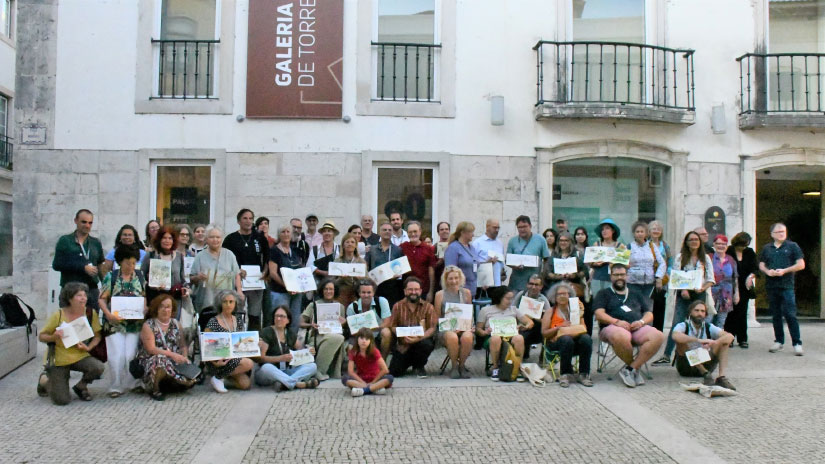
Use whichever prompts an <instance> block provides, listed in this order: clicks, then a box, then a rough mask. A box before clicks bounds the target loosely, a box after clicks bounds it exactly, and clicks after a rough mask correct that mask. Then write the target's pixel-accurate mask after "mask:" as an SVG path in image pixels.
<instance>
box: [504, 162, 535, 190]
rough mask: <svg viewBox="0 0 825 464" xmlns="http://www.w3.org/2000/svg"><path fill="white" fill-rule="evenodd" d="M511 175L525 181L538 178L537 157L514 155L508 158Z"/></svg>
mask: <svg viewBox="0 0 825 464" xmlns="http://www.w3.org/2000/svg"><path fill="white" fill-rule="evenodd" d="M506 160H507V165H508V172H509V174H510V177H512V178H517V179H521V180H523V181H532V182H533V183H534V185H535V180H536V159H535V158H529V157H526V156H514V157H509V158H506Z"/></svg>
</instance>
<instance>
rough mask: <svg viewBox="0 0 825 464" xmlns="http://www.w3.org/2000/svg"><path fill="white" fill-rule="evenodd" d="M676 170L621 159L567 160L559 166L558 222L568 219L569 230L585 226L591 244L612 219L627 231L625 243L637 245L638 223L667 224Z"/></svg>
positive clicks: (555, 170) (555, 171) (555, 202)
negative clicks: (599, 228) (635, 230)
mask: <svg viewBox="0 0 825 464" xmlns="http://www.w3.org/2000/svg"><path fill="white" fill-rule="evenodd" d="M669 197H670V168H669V167H667V166H664V165H661V164H657V163H651V162H646V161H639V160H634V159H627V158H619V159H608V158H588V159H581V160H574V161H563V162H560V163H556V164H555V165H554V166H553V223H554V224H555V222H556V220H557V219H560V218H563V219H566V220H567V224H568V227H569V229H570V230H571V231H572V230H574V229H575V228H576V227H579V226H584V227H586V228H587V232H588V234H589V235H590V240H591V242H592V241H594V240H596V238H597V237H596V235H595V233H594V229H595V227H596V226H597V225H598V224H599V222H600V221H601V220H602V219H604V218H607V217H609V218H612V219H613V220H614V221H616V223H617V224H618V225H619V227H620V228H621V231H622V235H621V237H620V241H622V242H629V241H631V240H633V234H632V233H631V231H630V226H631V225H632V224H633V222H634V221H637V220H641V221H645V222H650V221H652V220H654V219H657V220H659V221H661V222H662V223H664V224H667V215H668V198H669Z"/></svg>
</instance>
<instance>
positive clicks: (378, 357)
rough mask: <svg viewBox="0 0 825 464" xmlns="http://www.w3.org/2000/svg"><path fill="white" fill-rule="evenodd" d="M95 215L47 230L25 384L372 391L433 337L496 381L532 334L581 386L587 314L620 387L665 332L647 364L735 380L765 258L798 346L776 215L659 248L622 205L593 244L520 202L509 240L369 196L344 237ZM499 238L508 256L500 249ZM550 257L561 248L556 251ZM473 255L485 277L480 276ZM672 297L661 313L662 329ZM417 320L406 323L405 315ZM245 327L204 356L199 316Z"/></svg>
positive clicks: (421, 370)
mask: <svg viewBox="0 0 825 464" xmlns="http://www.w3.org/2000/svg"><path fill="white" fill-rule="evenodd" d="M93 221H94V215H93V214H92V212H91V211H89V210H86V209H82V210H80V211H78V212H77V214H76V215H75V219H74V222H75V230H74V231H72V232H71V233H69V234H67V235H64V236H62V237H60V239H59V240H58V242H57V246H56V249H55V256H54V261H53V268H54V269H55V270H56V271H59V272H60V273H61V279H60V283H61V287H62V288H61V292H60V308H59V309H58V310H57V311H56V312H54V313H52V314H51V315H50V317H49V318H48V320H47V321H46V325H45V327H44V328H43V329H42V330H41V332H40V335H39V338H40V340H41V341H42V342H44V343H48V344H49V346H50V349H49V354H48V356H47V361H46V367H45V369H44V371H43V372H42V373H41V375H40V377H39V379H38V388H37V389H38V393H39V394H41V395H42V396H50V398H51V400H52V401H53V402H54V403H55V404H66V403H68V402H69V401H70V400H71V396H70V394H69V371H80V372H82V373H83V376H82V378H81V380H80V381H79V382H78V383H76V384H75V385H74V386H73V387H72V388H71V389H72V390H73V391H74V392H75V394H76V395H77V396H78V397H79V398H80V399H82V400H84V401H89V400H91V399H92V397H91V394H90V393H89V391H88V385H89V384H90V383H91V382H93V381H95V380H97V379H99V378H101V376H102V375H104V371H105V375H106V380H107V381H108V384H109V387H108V394H109V396H111V397H113V398H114V397H118V396H121V395H123V394H124V393H126V392H128V391H140V390H142V391H145V392H146V393H148V395H149V396H150V397H151V398H152V399H155V400H159V401H160V400H163V399H164V398H165V395H166V394H167V393H170V392H178V391H183V390H186V389H188V388H191V387H192V386H193V385H194V384H195V383H197V382H199V381H203V380H206V379H208V384H209V385H210V386H211V387H212V388H213V389H214V390H215V391H216V392H219V393H225V392H226V391H227V389H228V388H232V389H239V390H245V389H248V388H250V387H251V385H253V384H256V385H258V386H274V388H275V390H276V391H281V390H293V389H307V388H309V389H311V388H315V387H317V386H318V384H319V382H322V381H325V380H327V379H329V378H336V379H341V382H342V383H343V385H344V386H346V387H347V389H348V390H349V391H350V393H351V395H352V396H362V395H369V394H379V395H380V394H384V393H386V391H387V389H389V388H390V387H391V386H392V384H393V380H394V379H395V378H398V377H401V376H404V375H406V374H407V373H408V372H409V371H410V370H412V372H413V373H414V374H415V375H416V376H418V377H419V378H425V377H427V376H428V375H429V374H428V372H427V371H426V369H425V366H426V365H427V363H428V360H429V357H430V355H431V353H432V352H433V351H434V350H435V348H436V347H437V346H439V345H440V346H443V347H445V348H446V352H447V359H445V360H444V363H443V368H442V370H443V371H447V372H446V375H448V376H450V377H452V378H454V379H466V378H469V377H471V373H470V371H469V369H468V368H467V364H466V362H467V359H468V357H469V356H471V353H472V351H473V349H474V348H477V349H478V348H483V349H485V350H487V352H488V354H487V357H486V358H487V359H488V362H487V363H485V364H486V365H485V370H486V371H487V375H489V376H490V377H491V378H492V379H493V380H498V379H499V377H500V372H501V369H502V367H503V366H501V365H499V364H500V362H503V361H501V360H502V359H505V357H511V356H515V357H516V358H517V359H518V360H519V361H521V360H524V359H528V358H529V357H530V350H531V347H532V348H533V349H534V350H536V351H538V358H539V359H542V360H544V359H546V358H547V357H548V356H551V355H552V356H556V359H557V360H558V362H559V371H560V376H559V385H560V386H561V387H568V386H569V385H570V384H571V383H572V382H578V383H580V384H582V385H584V386H586V387H589V386H592V385H593V379H592V377H591V375H590V369H591V367H590V364H591V355H592V351H593V339H592V337H593V329H594V322H595V323H597V324H598V339H599V343H598V348H599V350H600V354H605V353H604V352H605V351H606V350H608V349H610V350H612V351H613V353H614V354H615V356H616V357H617V358H618V359H620V360H621V362H622V363H624V365H623V366H622V367H621V369H620V370H619V372H618V374H619V377H620V378H621V380H622V381H623V382H624V383H625V384H626V385H627V386H628V387H636V386H639V385H642V384H644V382H645V381H644V376H643V375H642V374H641V371H642V369H643V368H644V366H645V365H646V364H647V363H648V362H649V361H650V360H651V359H653V357H654V356H656V354H657V353H658V352H659V350H660V348H661V346H662V345H663V344H664V345H665V349H664V354H663V355H662V356H661V357H660V358H658V359H657V360H656V361H655V362H654V363H653V365H666V364H670V363H671V362H673V363H674V364H675V365H676V369H677V371H678V372H679V373H680V374H681V375H684V376H697V377H703V382H704V383H705V384H708V385H711V384H715V385H719V386H723V387H725V388H734V387H733V385H732V384H731V382H730V380H728V379H727V377H726V376H725V371H726V369H727V363H728V351H729V348H730V347H733V346H734V342H736V341H738V343H739V346H740V347H741V348H748V335H747V306H748V300H749V299H753V298H754V292H753V288H754V284H755V280H756V278H757V277H758V276H759V275H764V276H765V278H766V284H765V287H766V290H767V292H768V300H769V303H770V309H771V311H772V312H773V322H774V330H775V343H774V345H773V346H772V347H771V349H770V351H771V352H778V351H781V350H782V349H783V346H784V330H783V324H782V321H783V319H785V320H786V321H787V325H788V328H789V332H790V335H791V341H792V344H793V349H794V354H796V355H800V356H801V355H802V354H803V350H802V340H801V336H800V333H799V325H798V322H797V319H796V306H795V298H794V292H793V283H794V277H793V275H794V273H795V272H797V271H799V270H801V269H803V268H804V265H805V264H804V260H803V258H802V252H801V250H800V249H799V246H798V245H796V244H795V243H794V242H791V241H790V240H787V229H786V227H785V226H784V225H783V224H775V225H773V226H772V227H771V236H772V238H773V241H772V242H771V243H769V244H767V245H766V246H765V247H764V248H763V249H762V250H761V253H760V254H759V255H758V257H757V255H756V253H755V252H754V250H753V249H751V248H750V247H749V245H750V241H751V238H750V236H749V235H748V234H747V233H744V232H741V233H739V234H736V235H735V236H734V237H733V238H732V239H731V240H730V243H729V241H728V238H727V237H726V236H724V235H716V236H715V237H714V238H713V241H712V243H711V244H708V243H706V242H707V238H708V234H707V231H706V230H705V229H704V228H697V229H695V230H692V231H690V232H688V233H687V234H686V235H685V236H684V239H683V240H682V243H681V246H680V247H679V250H678V251H679V252H678V253H677V254H676V255H675V256H673V254H672V252H671V247H670V246H669V245H668V244H667V243H665V241H664V239H663V235H664V227H663V224H662V223H661V222H659V221H652V222H651V223H650V224H647V223H645V222H642V221H637V222H635V223H633V225H632V226H631V228H630V229H631V233H632V240H630V241H628V243H623V242H622V241H621V230H620V228H619V226H618V224H617V223H616V222H615V221H613V220H611V219H609V218H605V219H604V220H602V221H601V222H600V223H599V224H598V226H597V227H596V228H595V229H594V230H592V232H593V233H594V234H595V236H596V237H597V240H595V241H593V242H592V243H591V242H590V239H589V231H588V230H587V229H586V228H585V227H577V228H575V229H574V231H573V233H572V234H571V232H570V231H569V230H568V225H567V221H566V220H564V219H559V220H558V221H557V222H556V224H555V225H556V228H555V229H552V228H551V229H547V230H545V231H544V233H543V234H542V235H541V236H539V235H538V234H536V233H534V232H533V230H532V222H531V219H530V217H528V216H523V215H522V216H518V217H517V218H516V220H515V225H516V229H517V230H518V233H517V235H516V236H514V237H512V238H511V239H510V240H509V241H508V242H507V244H506V245H505V244H504V243H502V242H501V241H500V240H499V238H498V234H499V230H500V225H499V222H498V221H497V220H496V219H489V220H487V221H486V223H485V230H484V233H483V234H481V235H479V236H475V226H474V224H472V223H471V222H466V221H465V222H460V223H458V224H457V225H456V226H455V228H454V229H452V228H451V225H450V224H449V223H447V222H441V223H438V224H437V226H436V230H437V236H436V237H434V238H435V241H433V239H432V238H430V237H428V236H425V231H424V229H423V227H422V224H421V223H420V222H418V221H415V220H411V221H407V222H406V224H405V223H404V220H403V217H402V215H401V214H400V213H398V212H392V213H390V214H389V216H388V220H387V221H386V222H381V223H379V224H378V230H377V233H376V232H375V231H374V230H373V227H374V225H375V221H374V219H373V218H372V217H371V216H369V215H364V216H362V217H361V221H360V223H359V224H353V225H352V226H350V227H349V228H348V229H347V232H346V233H345V234H343V236H342V237H341V238H340V239H339V238H338V236H339V235H341V234H340V232H339V230H338V228H337V227H336V225H335V223H334V222H333V221H331V220H326V221H324V222H320V221H319V219H318V216H317V215H315V214H308V215H307V216H306V217H305V218H304V220H303V221H302V220H301V219H299V218H293V219H291V220H290V222H289V223H288V224H284V225H282V226H279V227H275V225H274V224H273V225H272V226H273V227H272V229H270V221H269V219H268V218H266V217H258V218H256V217H255V215H254V213H253V212H252V211H251V210H249V209H247V208H244V209H241V210H240V211H239V212H238V214H237V223H238V230H237V231H235V232H232V233H229V234H225V233H224V230H223V229H222V228H221V227H219V226H217V225H215V224H209V225H195V226H194V227H190V226H189V225H186V224H178V225H171V224H161V223H160V222H159V221H157V220H152V221H149V223H148V224H146V227H145V230H144V233H145V236H146V239H145V241H142V240H141V238H140V237H139V232H138V230H137V229H136V228H135V227H134V226H132V225H128V224H127V225H124V226H123V227H121V228H120V230H119V231H118V233H117V237H116V239H115V243H114V247H113V248H112V249H111V250H109V251H108V252H107V253H104V249H103V245H102V244H101V242H100V240H98V239H97V238H95V237H93V236H91V235H90V232H91V228H92V224H93ZM319 223H320V226H319ZM304 224H305V225H306V231H304V229H303V226H304ZM405 225H406V228H405V227H404V226H405ZM451 229H452V233H451ZM270 230H272V231H274V234H275V236H270V234H269V233H270ZM592 246H598V247H608V248H614V249H615V250H617V251H621V252H623V253H624V254H623V255H624V256H627V254H629V259H628V260H627V261H626V262H619V261H592V262H585V261H586V260H585V254H586V253H587V249H588V248H589V247H592ZM509 255H518V256H513V258H518V259H515V260H513V261H512V264H506V263H511V261H510V256H509ZM401 257H406V258H407V261H408V263H409V267H410V271H409V272H406V273H397V274H395V275H393V276H392V277H390V278H388V279H386V280H383V281H380V282H375V281H373V280H372V279H370V278H369V277H368V274H366V272H365V273H364V275H362V276H355V275H349V276H335V275H330V264H331V263H344V264H358V265H360V266H362V268H363V269H365V270H366V271H370V270H372V269H375V268H377V267H379V266H382V265H384V264H386V263H389V262H391V261H393V260H396V259H398V258H401ZM505 258H506V259H505ZM571 258H572V259H573V262H575V269H572V268H570V266H571V264H569V263H570V262H571ZM153 260H161V261H168V262H169V265H170V266H171V280H168V281H166V282H165V283H161V284H158V282H157V281H154V280H153V281H150V279H149V275H150V273H152V270H151V269H150V267H151V264H150V263H153V262H154V261H153ZM559 260H565V261H564V263H565V265H564V266H563V267H559V266H562V261H559ZM482 265H486V266H487V267H486V268H487V269H492V276H490V275H485V276H482V275H481V272H480V267H481V266H482ZM302 268H309V269H310V271H311V274H312V276H313V277H314V278H315V280H316V283H317V285H316V287H315V289H314V290H313V291H310V292H297V291H295V289H294V288H293V289H290V288H289V286H288V284H287V279H285V278H284V270H287V269H289V270H299V269H302ZM672 270H677V271H696V272H698V273H699V274H700V275H701V279H700V280H701V282H700V283H699V284H698V285H696V288H680V289H674V290H669V288H668V277H669V275H670V273H671V271H672ZM250 274H252V276H257V275H261V276H262V280H263V282H264V286H265V288H245V284H244V282H245V281H246V279H247V277H248V276H249V277H252V276H250ZM117 297H137V298H141V299H142V301H143V311H144V318H143V319H142V320H141V319H135V318H129V319H125V318H123V317H121V316H120V315H119V314H118V311H116V310H114V309H113V306H112V304H113V298H117ZM528 300H529V301H528ZM525 302H527V303H528V304H524V303H525ZM451 304H458V305H472V306H473V308H474V311H473V321H472V324H470V325H467V324H462V325H460V327H456V326H454V330H450V329H449V328H445V327H444V326H442V325H440V320H444V318H445V316H446V315H447V312H448V309H449V308H450V307H451V306H450V305H451ZM531 305H538V308H536V307H532V306H531ZM319 307H322V308H324V310H325V312H324V314H325V315H326V314H327V312H328V311H329V310H330V309H329V308H333V309H334V310H335V312H336V313H337V319H338V321H337V322H338V323H339V324H340V326H341V332H342V333H335V331H331V332H330V331H328V330H324V331H323V333H322V330H320V329H321V328H322V327H321V322H324V323H326V322H327V321H328V319H327V320H325V321H322V320H319V312H318V308H319ZM668 308H669V309H670V311H671V312H672V314H673V319H672V324H671V330H670V332H669V333H668V334H667V335H665V334H664V333H663V330H664V322H665V314H666V310H667V309H668ZM369 311H372V312H374V314H375V320H376V321H377V322H378V327H372V328H366V327H364V328H360V329H359V330H353V331H350V330H349V327H348V326H347V318H348V317H351V316H355V315H359V314H362V313H366V312H369ZM79 318H87V320H88V325H89V327H90V328H91V332H92V334H93V335H92V336H90V337H88V338H87V339H85V340H80V341H79V342H76V343H74V344H70V346H69V347H66V346H65V345H64V344H63V340H64V336H65V333H64V330H67V329H66V325H65V324H69V323H72V322H73V321H75V320H77V319H79ZM499 318H512V319H514V320H515V324H516V329H515V332H513V333H509V334H507V335H502V334H501V332H499V333H494V330H493V329H494V327H493V324H492V322H493V321H494V320H497V319H499ZM448 327H449V326H448ZM413 328H414V329H418V332H417V333H415V335H410V333H413V332H409V333H407V332H404V331H405V330H407V329H413ZM399 329H401V331H402V332H403V334H401V335H399ZM246 330H251V331H258V333H259V347H260V356H257V357H239V358H227V359H218V360H210V361H208V362H199V361H200V360H199V359H198V358H197V356H196V354H197V352H199V351H200V350H199V340H198V337H197V336H196V335H197V334H198V333H206V332H240V331H246ZM303 348H308V349H309V352H310V353H311V355H312V356H313V357H314V362H309V363H302V364H300V365H297V366H293V365H292V363H291V362H292V359H293V353H295V352H296V351H297V350H302V349H303ZM698 348H703V349H705V350H707V352H708V354H709V358H710V360H709V361H706V362H704V363H696V362H692V363H691V362H689V359H688V356H689V355H690V354H691V353H693V351H695V350H697V349H698ZM674 350H675V353H674ZM576 358H578V360H577V361H576ZM507 359H508V361H507V362H508V363H509V362H510V361H509V359H510V358H507ZM691 359H692V358H691ZM448 366H449V370H447V369H446V368H447V367H448ZM717 367H718V375H717V377H716V378H715V379H714V378H713V372H714V370H715V369H716V368H717ZM551 368H552V366H551ZM507 376H508V377H509V376H510V374H509V373H508V374H507Z"/></svg>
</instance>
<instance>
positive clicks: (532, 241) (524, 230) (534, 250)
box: [507, 215, 550, 292]
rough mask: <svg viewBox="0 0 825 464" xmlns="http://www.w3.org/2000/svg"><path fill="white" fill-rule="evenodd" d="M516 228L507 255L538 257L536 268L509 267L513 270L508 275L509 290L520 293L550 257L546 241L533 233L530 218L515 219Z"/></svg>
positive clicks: (508, 244)
mask: <svg viewBox="0 0 825 464" xmlns="http://www.w3.org/2000/svg"><path fill="white" fill-rule="evenodd" d="M516 228H517V229H518V235H517V236H515V237H513V238H511V239H510V242H509V243H507V254H508V255H509V254H516V255H532V256H537V257H538V260H537V261H538V263H537V266H536V267H533V266H510V267H511V268H512V269H513V272H512V274H510V285H509V287H510V290H513V291H514V292H520V291H522V290H524V289H526V288H527V280H528V279H530V276H531V275H533V274H535V273H536V272H538V271H539V270H540V269H541V268H542V264H543V261H544V260H545V259H547V258H549V257H550V250H548V249H547V241H546V240H545V239H544V238H543V237H541V236H539V235H536V234H534V233H533V224H532V223H531V222H530V216H525V215H521V216H519V217H517V218H516Z"/></svg>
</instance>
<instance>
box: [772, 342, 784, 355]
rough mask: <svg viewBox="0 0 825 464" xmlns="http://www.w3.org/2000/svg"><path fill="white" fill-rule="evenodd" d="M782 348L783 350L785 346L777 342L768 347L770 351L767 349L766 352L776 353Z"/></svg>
mask: <svg viewBox="0 0 825 464" xmlns="http://www.w3.org/2000/svg"><path fill="white" fill-rule="evenodd" d="M783 348H785V345H783V344H781V343H779V342H774V344H773V345H772V346H771V347H770V349H768V352H770V353H776V352H778V351H782V349H783Z"/></svg>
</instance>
